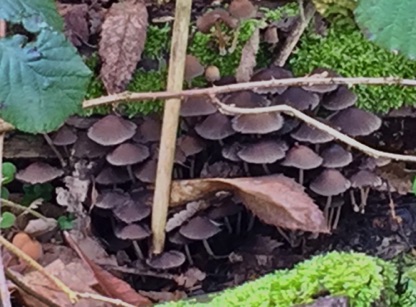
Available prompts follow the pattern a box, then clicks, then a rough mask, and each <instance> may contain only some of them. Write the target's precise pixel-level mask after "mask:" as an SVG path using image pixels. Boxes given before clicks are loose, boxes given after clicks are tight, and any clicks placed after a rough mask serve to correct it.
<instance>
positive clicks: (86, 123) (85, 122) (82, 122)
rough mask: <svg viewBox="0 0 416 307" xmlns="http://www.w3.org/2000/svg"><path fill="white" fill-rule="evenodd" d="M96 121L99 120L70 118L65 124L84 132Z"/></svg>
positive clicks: (79, 117) (78, 117) (93, 118)
mask: <svg viewBox="0 0 416 307" xmlns="http://www.w3.org/2000/svg"><path fill="white" fill-rule="evenodd" d="M98 120H99V118H95V117H81V116H71V117H70V118H68V119H67V120H66V122H65V124H67V125H68V126H72V127H75V128H77V129H80V130H86V129H88V128H89V127H91V126H92V125H94V124H95V123H96V122H97V121H98Z"/></svg>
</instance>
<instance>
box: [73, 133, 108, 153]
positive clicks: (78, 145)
mask: <svg viewBox="0 0 416 307" xmlns="http://www.w3.org/2000/svg"><path fill="white" fill-rule="evenodd" d="M109 150H111V148H110V147H105V146H102V145H100V144H97V143H95V142H94V141H93V140H91V139H90V138H89V137H88V136H87V133H85V132H81V133H78V138H77V140H76V141H75V144H74V146H73V148H72V150H71V151H72V153H73V155H74V157H75V158H79V159H82V158H89V159H96V158H101V157H103V156H105V155H106V154H107V152H108V151H109Z"/></svg>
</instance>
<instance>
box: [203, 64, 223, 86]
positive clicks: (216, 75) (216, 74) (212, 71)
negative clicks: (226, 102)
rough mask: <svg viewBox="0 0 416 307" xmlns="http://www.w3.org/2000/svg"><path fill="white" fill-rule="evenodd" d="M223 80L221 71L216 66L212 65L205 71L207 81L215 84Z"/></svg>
mask: <svg viewBox="0 0 416 307" xmlns="http://www.w3.org/2000/svg"><path fill="white" fill-rule="evenodd" d="M220 79H221V72H220V69H219V68H218V67H217V66H215V65H210V66H208V67H207V68H206V69H205V80H207V81H208V82H211V83H212V82H215V81H218V80H220Z"/></svg>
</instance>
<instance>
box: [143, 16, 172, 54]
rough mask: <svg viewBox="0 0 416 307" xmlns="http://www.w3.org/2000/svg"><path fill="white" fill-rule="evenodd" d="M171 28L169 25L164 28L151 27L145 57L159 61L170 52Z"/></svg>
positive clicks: (145, 47) (148, 31)
mask: <svg viewBox="0 0 416 307" xmlns="http://www.w3.org/2000/svg"><path fill="white" fill-rule="evenodd" d="M170 33H171V27H170V24H169V23H165V24H164V25H163V26H161V27H159V26H155V25H149V27H148V28H147V39H146V44H145V46H144V51H143V55H144V56H145V57H148V58H150V59H154V60H156V59H159V58H160V57H161V56H162V55H163V54H165V53H168V52H169V47H170Z"/></svg>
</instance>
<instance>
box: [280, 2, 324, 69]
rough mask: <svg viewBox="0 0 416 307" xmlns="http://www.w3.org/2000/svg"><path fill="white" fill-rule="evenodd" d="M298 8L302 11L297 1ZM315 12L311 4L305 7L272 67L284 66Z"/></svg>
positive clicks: (301, 6) (300, 4)
mask: <svg viewBox="0 0 416 307" xmlns="http://www.w3.org/2000/svg"><path fill="white" fill-rule="evenodd" d="M299 8H300V9H303V0H300V1H299ZM315 12H316V9H315V6H314V5H313V3H312V2H309V3H308V4H307V5H306V8H305V11H304V12H302V11H301V17H302V18H300V20H299V21H298V22H297V23H296V25H295V27H294V28H293V30H292V31H291V32H290V34H289V37H288V38H286V41H285V43H284V45H283V46H282V48H281V49H280V51H279V55H278V56H277V58H276V60H275V61H274V63H273V64H274V65H276V66H281V67H282V66H284V65H285V63H286V61H287V59H288V58H289V56H290V55H291V54H292V51H293V49H294V48H295V47H296V44H297V43H298V41H299V39H300V37H301V36H302V34H303V32H304V31H305V29H306V27H307V26H308V24H309V22H310V21H311V19H312V17H313V15H315Z"/></svg>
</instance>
